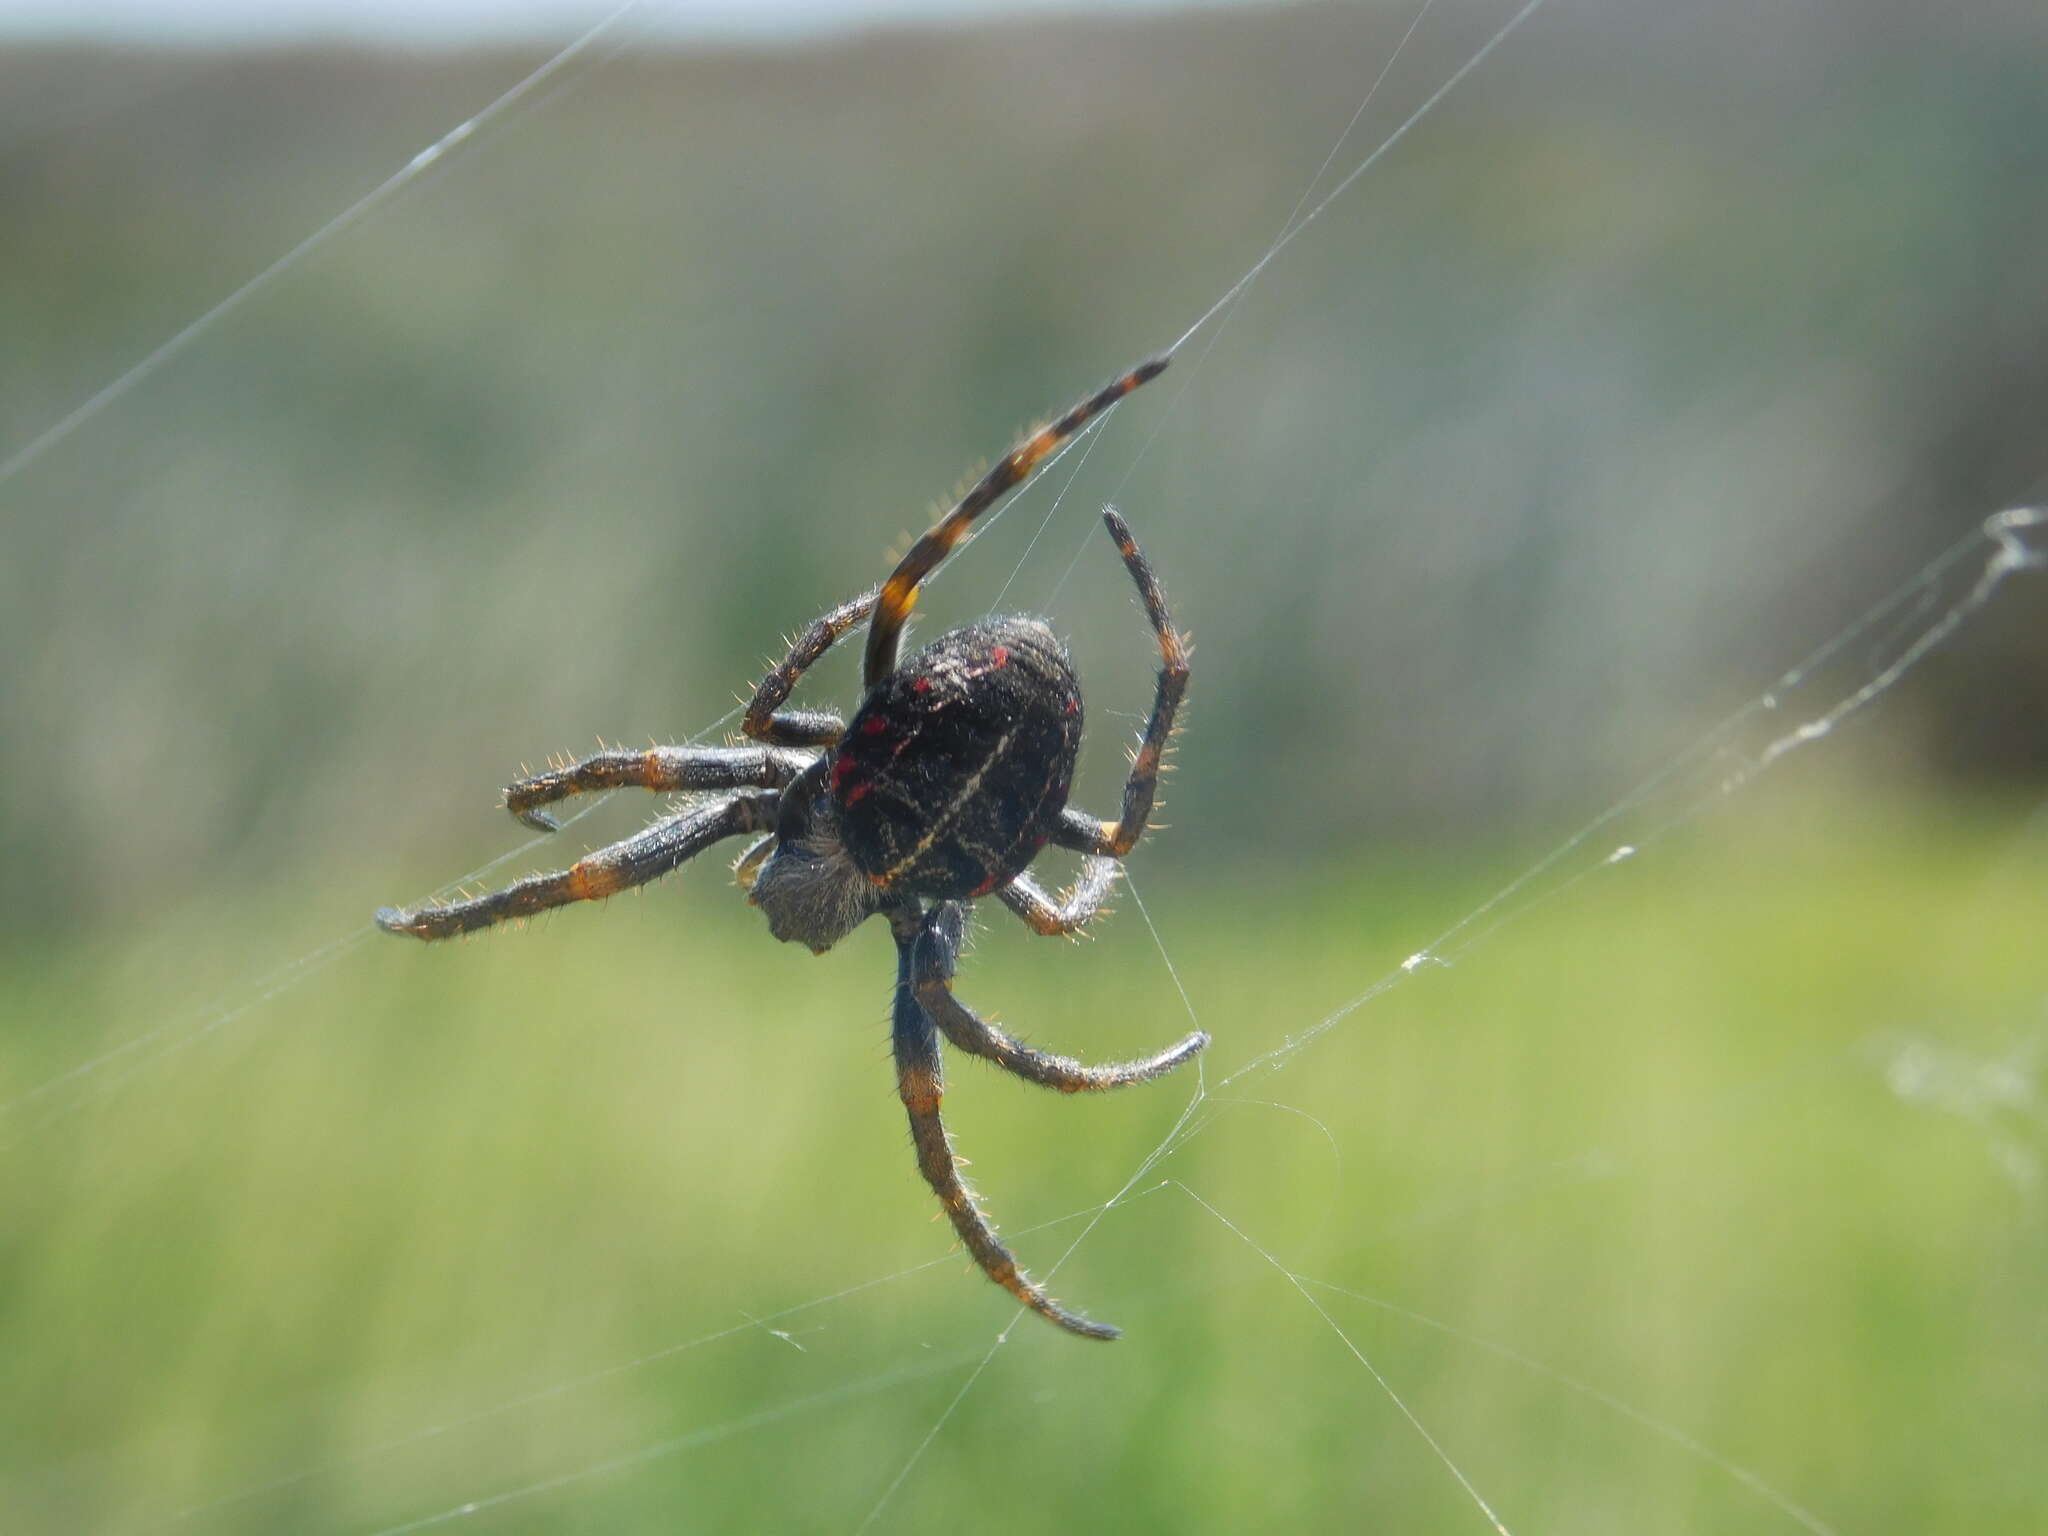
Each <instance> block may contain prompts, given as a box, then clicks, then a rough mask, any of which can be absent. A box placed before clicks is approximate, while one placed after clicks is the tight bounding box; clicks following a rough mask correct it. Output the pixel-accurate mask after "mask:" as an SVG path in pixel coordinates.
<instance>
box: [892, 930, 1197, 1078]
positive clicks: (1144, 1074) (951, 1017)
mask: <svg viewBox="0 0 2048 1536" xmlns="http://www.w3.org/2000/svg"><path fill="white" fill-rule="evenodd" d="M966 926H967V922H966V907H965V905H964V904H963V903H961V902H957V901H948V902H941V903H940V904H939V905H938V906H937V907H935V908H933V909H932V912H931V914H930V916H929V917H928V918H927V919H926V920H925V925H924V931H923V932H922V933H921V934H920V935H919V936H918V940H917V944H916V946H915V949H914V951H913V953H912V957H911V992H912V994H913V995H914V996H915V997H916V999H917V1001H918V1004H919V1006H920V1007H922V1008H923V1009H924V1011H925V1012H926V1013H927V1014H929V1015H930V1016H931V1019H932V1022H933V1023H935V1024H937V1025H938V1026H939V1028H940V1030H941V1031H943V1032H944V1034H945V1036H946V1038H947V1039H948V1040H950V1041H951V1042H952V1043H953V1045H954V1046H955V1047H956V1048H957V1049H959V1050H963V1051H965V1052H967V1054H968V1055H970V1056H979V1057H980V1058H981V1059H982V1060H984V1061H991V1062H994V1063H995V1064H996V1065H997V1066H999V1067H1001V1068H1002V1069H1003V1070H1004V1071H1005V1072H1008V1073H1010V1074H1011V1075H1012V1076H1013V1077H1021V1078H1023V1079H1024V1080H1025V1081H1026V1082H1030V1083H1036V1084H1038V1085H1039V1086H1040V1087H1041V1088H1055V1089H1058V1090H1059V1091H1060V1092H1061V1093H1103V1092H1107V1091H1108V1090H1109V1089H1111V1088H1128V1087H1129V1086H1130V1085H1131V1084H1133V1083H1146V1082H1150V1081H1151V1080H1152V1079H1153V1078H1155V1077H1161V1076H1164V1075H1165V1074H1166V1073H1168V1072H1171V1071H1172V1070H1173V1069H1174V1068H1175V1067H1178V1066H1182V1065H1185V1064H1186V1063H1187V1062H1190V1061H1192V1060H1194V1058H1195V1057H1196V1056H1197V1055H1199V1054H1200V1053H1201V1051H1202V1049H1203V1047H1205V1046H1206V1045H1208V1043H1209V1037H1208V1035H1206V1034H1204V1033H1203V1032H1202V1031H1201V1030H1196V1031H1195V1032H1194V1033H1193V1034H1191V1035H1189V1036H1187V1037H1186V1038H1185V1039H1182V1040H1179V1041H1176V1042H1175V1043H1174V1044H1172V1045H1170V1046H1168V1047H1167V1048H1166V1049H1165V1050H1163V1051H1160V1052H1159V1053H1158V1054H1156V1055H1153V1056H1143V1057H1140V1058H1139V1059H1138V1060H1136V1061H1112V1062H1104V1063H1103V1064H1102V1065H1100V1066H1088V1065H1087V1064H1085V1063H1083V1062H1079V1061H1076V1060H1074V1059H1073V1058H1072V1057H1071V1056H1055V1055H1053V1054H1051V1053H1050V1052H1048V1051H1036V1050H1033V1049H1032V1048H1031V1047H1030V1046H1028V1045H1025V1044H1023V1043H1022V1042H1021V1041H1017V1040H1013V1039H1011V1038H1010V1036H1009V1035H1007V1034H1005V1033H1004V1032H1003V1031H1002V1030H1000V1029H998V1028H997V1027H996V1026H995V1025H993V1024H991V1023H989V1022H988V1021H987V1020H986V1019H984V1018H982V1017H981V1016H980V1015H979V1014H977V1013H975V1011H974V1010H973V1009H972V1008H969V1007H968V1006H967V1005H966V1004H965V1003H963V1002H961V1001H960V999H959V998H957V997H955V996H954V995H953V972H954V967H955V965H956V964H957V963H958V961H959V957H960V944H961V940H962V936H963V935H964V934H965V932H966Z"/></svg>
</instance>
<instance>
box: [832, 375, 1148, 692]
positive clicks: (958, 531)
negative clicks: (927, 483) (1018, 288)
mask: <svg viewBox="0 0 2048 1536" xmlns="http://www.w3.org/2000/svg"><path fill="white" fill-rule="evenodd" d="M1166 363H1167V359H1165V358H1163V357H1156V358H1154V359H1153V360H1152V361H1151V362H1149V363H1141V364H1139V365H1138V366H1137V367H1136V368H1133V369H1132V370H1131V371H1130V372H1129V373H1127V374H1125V375H1123V377H1121V378H1119V379H1114V380H1112V381H1111V382H1109V383H1108V384H1105V385H1103V387H1102V388H1101V389H1098V390H1097V391H1096V392H1095V393H1094V394H1092V395H1090V396H1089V397H1088V398H1087V399H1086V400H1083V401H1082V402H1081V403H1080V404H1079V405H1077V406H1074V407H1073V408H1072V409H1071V410H1069V411H1068V412H1067V413H1066V415H1064V416H1062V417H1060V418H1059V419H1058V420H1057V421H1055V422H1053V423H1051V424H1050V425H1049V426H1044V427H1040V428H1039V429H1038V430H1037V431H1036V432H1034V433H1032V434H1031V435H1030V436H1029V437H1027V438H1025V439H1024V441H1023V442H1021V443H1019V444H1018V445H1017V446H1016V447H1015V448H1012V449H1011V450H1010V451H1009V452H1008V453H1006V454H1005V455H1003V457H1002V458H1001V459H999V460H997V461H996V465H995V467H994V468H993V469H991V470H990V471H989V472H988V473H987V474H985V475H983V476H982V477H981V479H980V480H979V481H977V482H976V483H975V486H974V488H973V489H972V490H970V491H969V492H968V493H967V494H966V495H965V496H963V497H961V498H960V501H959V503H958V504H957V505H956V506H955V507H954V508H953V510H952V511H950V512H948V513H947V514H946V515H945V516H944V517H942V518H940V519H939V520H938V522H936V523H934V524H933V525H932V528H931V531H930V532H928V533H926V534H925V535H924V537H922V538H920V539H919V540H918V541H917V542H916V543H915V544H913V545H911V546H910V553H909V554H907V555H905V556H904V557H903V559H902V561H901V562H900V563H899V564H898V565H897V567H896V569H895V570H893V571H891V572H890V573H889V579H888V580H887V581H885V582H883V583H882V595H881V598H880V600H879V601H878V602H877V603H876V604H875V622H874V623H873V624H872V625H870V626H869V628H868V648H867V656H866V659H865V661H864V663H863V665H862V675H863V678H864V680H865V682H866V685H867V686H868V687H870V688H872V687H874V686H875V684H876V683H879V682H880V681H881V680H882V679H883V678H885V677H887V676H888V675H889V674H890V673H891V672H894V671H895V670H896V647H897V645H898V644H899V642H900V641H901V639H902V636H903V626H904V624H905V623H906V622H908V620H909V618H910V610H911V609H912V608H914V607H916V606H917V588H918V584H919V583H920V582H922V581H923V580H924V579H925V578H926V577H927V576H929V575H931V573H932V572H933V571H934V570H935V569H936V568H937V567H938V564H939V562H940V561H941V560H943V559H945V558H946V556H947V555H949V554H951V553H952V551H953V547H954V546H955V545H956V544H958V543H959V542H960V541H961V540H962V539H964V538H965V537H966V536H967V530H968V529H969V528H970V527H972V526H973V524H974V520H975V519H976V518H977V517H979V516H981V514H982V513H984V512H986V511H987V510H988V509H989V508H990V507H992V506H994V505H995V504H996V503H997V502H998V501H1001V500H1002V499H1003V497H1004V496H1006V495H1008V494H1009V493H1010V492H1011V491H1012V490H1014V489H1016V487H1018V486H1020V485H1022V484H1023V483H1024V482H1025V481H1026V480H1028V479H1030V478H1031V472H1032V471H1033V470H1035V469H1036V468H1038V466H1039V465H1040V464H1041V463H1043V462H1044V461H1045V458H1046V456H1047V455H1048V454H1050V453H1051V452H1052V451H1053V450H1054V449H1055V448H1057V447H1059V445H1060V444H1061V443H1064V442H1065V441H1066V440H1067V439H1068V438H1070V437H1072V436H1073V435H1074V434H1075V433H1076V432H1078V431H1080V430H1081V428H1083V427H1084V426H1086V425H1087V424H1088V423H1089V422H1090V421H1091V420H1093V419H1094V418H1095V417H1097V416H1100V415H1101V414H1102V413H1103V412H1104V411H1106V410H1108V409H1109V408H1110V407H1111V406H1112V405H1115V404H1116V403H1117V401H1119V400H1121V399H1123V397H1124V396H1125V395H1128V394H1129V393H1130V392H1131V391H1132V390H1134V389H1136V388H1137V387H1138V386H1139V385H1140V384H1143V383H1146V382H1147V381H1149V380H1152V379H1156V378H1158V377H1159V375H1160V374H1162V373H1164V372H1165V371H1166Z"/></svg>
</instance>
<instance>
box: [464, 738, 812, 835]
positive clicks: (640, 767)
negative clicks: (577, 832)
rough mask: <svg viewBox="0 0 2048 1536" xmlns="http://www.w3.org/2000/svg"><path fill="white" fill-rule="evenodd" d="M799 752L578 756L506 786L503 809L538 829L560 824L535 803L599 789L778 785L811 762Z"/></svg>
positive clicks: (668, 750) (664, 750)
mask: <svg viewBox="0 0 2048 1536" xmlns="http://www.w3.org/2000/svg"><path fill="white" fill-rule="evenodd" d="M810 765H811V759H810V757H809V756H808V755H807V754H805V753H802V752H792V751H787V750H784V749H782V748H778V747H649V748H648V749H647V750H646V751H644V752H623V751H614V752H599V753H596V754H595V755H593V756H591V757H586V758H584V759H583V760H582V761H581V762H578V763H570V764H568V765H567V766H565V767H561V768H554V769H550V770H549V771H548V772H546V773H536V774H533V775H532V776H530V777H528V778H524V779H520V780H518V781H517V782H515V783H512V784H509V785H507V786H506V788H505V809H506V810H508V811H510V812H511V813H512V814H513V816H515V817H516V818H518V820H520V821H522V822H524V823H525V824H526V825H527V826H529V827H532V828H534V829H535V830H536V831H539V832H554V831H557V830H559V823H557V822H556V820H555V818H554V817H552V816H550V815H548V814H547V812H545V811H543V810H541V809H540V807H541V806H543V805H552V804H553V803H554V802H555V801H557V800H566V799H568V798H569V796H571V795H581V794H588V793H589V792H591V791H592V790H599V789H651V790H654V791H655V792H657V793H669V794H674V793H683V792H688V791H693V790H707V789H781V788H782V787H783V786H784V785H786V784H788V783H789V781H790V780H792V779H794V778H795V777H796V776H797V775H798V774H800V773H802V772H803V771H804V770H805V769H806V768H808V767H810Z"/></svg>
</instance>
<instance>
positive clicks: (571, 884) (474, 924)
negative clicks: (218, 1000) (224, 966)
mask: <svg viewBox="0 0 2048 1536" xmlns="http://www.w3.org/2000/svg"><path fill="white" fill-rule="evenodd" d="M781 802H782V796H781V795H780V794H779V793H777V792H775V791H773V790H763V791H759V792H756V793H751V794H742V795H735V796H733V798H732V799H730V800H721V801H718V802H717V803H715V804H712V805H702V806H696V807H693V808H692V809H690V810H687V811H684V812H682V813H681V814H680V815H676V816H670V817H667V818H665V819H664V820H661V821H657V822H656V823H654V825H653V826H651V827H648V828H646V829H645V830H644V831H640V832H636V833H634V834H633V835H632V836H631V837H628V838H625V839H622V840H621V841H619V842H616V843H613V844H612V845H611V846H610V847H608V848H600V849H598V850H597V851H596V852H595V853H592V854H588V855H586V856H585V857H583V858H581V859H578V860H577V861H576V862H575V863H574V864H572V865H570V866H569V868H567V869H565V870H562V871H560V872H558V873H555V874H548V875H530V876H528V877H527V878H526V879H524V880H521V881H519V882H518V883H517V884H515V885H508V886H506V887H505V889H503V890H501V891H492V892H490V893H488V894H487V895H483V896H473V897H471V898H469V899H468V900H466V901H450V902H444V903H441V904H439V905H435V906H429V907H418V908H415V909H413V910H411V911H400V910H399V909H398V908H396V907H384V908H381V909H379V911H378V913H377V926H378V927H379V928H382V929H383V930H384V931H385V932H386V933H409V934H411V935H412V936H413V937H414V938H416V939H447V938H453V937H454V936H455V935H456V934H459V933H471V932H474V931H475V930H476V929H478V928H488V927H490V925H491V924H493V923H502V922H504V921H506V920H507V919H508V918H515V917H531V916H532V915H533V914H534V913H536V912H545V911H547V910H548V909H549V908H551V907H563V906H567V905H568V904H569V903H570V902H572V901H599V900H602V899H603V898H604V897H606V896H610V895H613V894H614V893H616V892H618V891H624V890H630V889H631V888H632V887H634V886H636V885H645V884H646V883H647V882H648V881H650V880H658V879H659V878H661V876H663V875H665V874H667V873H668V872H669V871H670V870H672V869H674V868H675V867H676V866H677V865H679V864H682V863H684V862H685V861H686V860H688V859H690V858H692V857H693V856H695V855H696V854H699V853H702V852H703V851H704V850H705V849H706V848H709V847H710V846H711V845H712V844H713V843H715V842H718V841H720V840H721V839H723V838H728V837H737V836H738V835H739V834H740V833H742V832H760V831H763V830H765V829H766V828H768V827H770V826H773V825H774V823H775V812H776V809H777V807H778V806H780V804H781Z"/></svg>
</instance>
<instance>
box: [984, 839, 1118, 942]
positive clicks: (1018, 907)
mask: <svg viewBox="0 0 2048 1536" xmlns="http://www.w3.org/2000/svg"><path fill="white" fill-rule="evenodd" d="M1117 869H1118V865H1117V861H1116V860H1115V859H1104V858H1092V859H1089V860H1088V861H1087V862H1086V863H1084V864H1083V865H1082V866H1081V874H1080V877H1079V878H1078V879H1076V880H1075V881H1074V883H1073V885H1072V886H1071V887H1070V888H1069V889H1067V890H1065V891H1062V892H1061V893H1060V894H1059V895H1058V896H1057V897H1054V896H1053V895H1052V894H1051V893H1049V892H1048V891H1047V890H1046V888H1045V887H1044V886H1042V885H1040V884H1039V883H1038V882H1037V881H1036V880H1034V879H1032V878H1031V877H1030V876H1029V875H1019V876H1018V877H1017V878H1016V879H1014V880H1012V881H1011V882H1010V883H1009V884H1008V885H1006V886H1004V887H1003V888H1002V889H1001V890H1000V891H998V892H996V897H997V899H998V900H999V901H1001V902H1002V904H1003V905H1004V906H1006V907H1008V908H1009V909H1010V910H1011V911H1012V912H1014V913H1016V914H1017V915H1018V916H1019V917H1021V918H1023V919H1024V922H1025V925H1026V926H1027V927H1029V928H1030V930H1031V931H1032V932H1033V933H1037V934H1042V935H1044V936H1045V937H1046V938H1049V939H1050V938H1060V937H1063V936H1065V935H1069V934H1075V933H1079V932H1080V931H1081V930H1082V929H1083V928H1084V927H1086V926H1087V924H1088V923H1089V921H1090V920H1091V919H1093V918H1094V916H1095V914H1096V913H1098V912H1100V911H1101V910H1102V903H1103V902H1104V901H1105V900H1107V899H1108V897H1109V892H1110V888H1111V887H1112V886H1114V885H1115V884H1116V876H1117Z"/></svg>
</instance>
